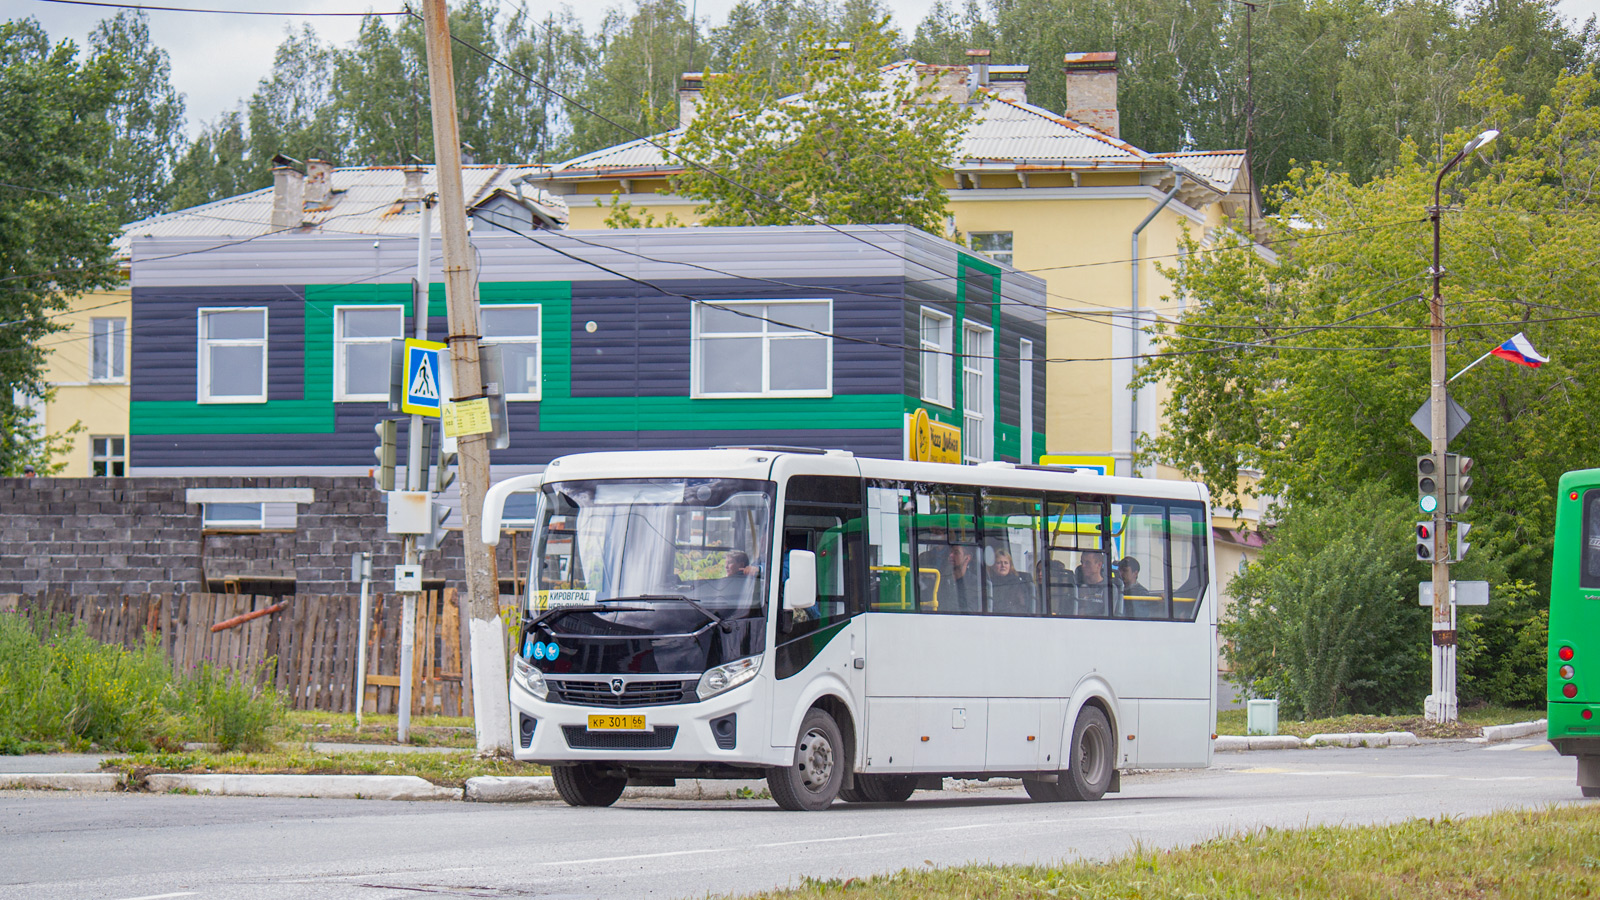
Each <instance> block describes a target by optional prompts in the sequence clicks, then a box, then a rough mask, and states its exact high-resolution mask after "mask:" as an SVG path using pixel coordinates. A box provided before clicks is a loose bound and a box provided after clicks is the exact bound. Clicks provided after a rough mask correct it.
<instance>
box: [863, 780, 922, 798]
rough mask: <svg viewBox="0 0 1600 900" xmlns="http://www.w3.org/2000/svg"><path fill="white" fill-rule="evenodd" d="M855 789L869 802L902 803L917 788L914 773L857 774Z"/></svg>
mask: <svg viewBox="0 0 1600 900" xmlns="http://www.w3.org/2000/svg"><path fill="white" fill-rule="evenodd" d="M856 790H858V791H860V792H862V794H864V795H865V797H866V800H867V801H868V802H869V803H904V802H906V801H907V800H910V799H911V795H912V794H913V793H915V792H916V790H917V776H915V775H857V776H856Z"/></svg>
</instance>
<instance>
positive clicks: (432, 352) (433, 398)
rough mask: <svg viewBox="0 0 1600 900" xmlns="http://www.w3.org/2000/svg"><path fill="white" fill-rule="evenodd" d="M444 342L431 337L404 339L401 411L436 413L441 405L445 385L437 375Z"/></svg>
mask: <svg viewBox="0 0 1600 900" xmlns="http://www.w3.org/2000/svg"><path fill="white" fill-rule="evenodd" d="M444 349H445V345H444V344H440V343H436V342H434V341H419V340H416V339H414V338H407V339H406V352H405V366H404V367H403V368H402V370H401V371H403V372H404V373H405V379H406V383H405V388H406V391H405V396H404V397H403V398H402V399H401V401H400V411H401V412H406V413H411V414H412V415H418V416H438V415H439V411H440V410H441V409H442V408H443V407H444V389H443V388H442V387H441V382H440V378H441V377H442V375H443V372H442V371H441V366H442V363H443V360H444V353H443V351H444Z"/></svg>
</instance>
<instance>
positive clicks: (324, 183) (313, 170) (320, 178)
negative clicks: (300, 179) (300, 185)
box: [304, 159, 333, 212]
mask: <svg viewBox="0 0 1600 900" xmlns="http://www.w3.org/2000/svg"><path fill="white" fill-rule="evenodd" d="M332 205H333V163H331V162H328V161H327V160H325V159H308V160H306V182H305V206H304V209H305V211H306V212H311V211H313V210H324V209H328V208H329V207H331V206H332Z"/></svg>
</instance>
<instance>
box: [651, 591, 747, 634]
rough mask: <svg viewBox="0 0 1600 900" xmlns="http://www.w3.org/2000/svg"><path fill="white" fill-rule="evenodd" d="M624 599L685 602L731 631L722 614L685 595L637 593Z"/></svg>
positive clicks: (722, 627)
mask: <svg viewBox="0 0 1600 900" xmlns="http://www.w3.org/2000/svg"><path fill="white" fill-rule="evenodd" d="M626 599H628V600H668V601H671V602H673V603H687V604H689V605H690V606H692V607H694V610H695V612H698V613H699V614H700V615H702V616H705V617H706V618H708V619H710V620H711V621H712V622H714V623H716V625H717V627H719V628H721V629H722V630H723V631H725V632H732V631H733V625H732V624H730V623H729V622H728V621H727V620H726V619H724V618H723V617H722V616H719V615H717V614H716V613H714V612H712V611H711V610H709V609H706V608H705V607H704V606H702V605H701V604H700V602H699V601H697V600H691V599H689V598H688V597H685V596H684V595H682V594H639V595H637V596H634V597H628V598H626Z"/></svg>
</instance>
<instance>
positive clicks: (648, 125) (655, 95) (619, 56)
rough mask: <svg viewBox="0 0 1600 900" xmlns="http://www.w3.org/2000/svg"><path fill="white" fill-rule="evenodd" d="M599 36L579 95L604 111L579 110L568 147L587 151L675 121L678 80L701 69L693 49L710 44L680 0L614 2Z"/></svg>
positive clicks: (593, 107) (660, 129)
mask: <svg viewBox="0 0 1600 900" xmlns="http://www.w3.org/2000/svg"><path fill="white" fill-rule="evenodd" d="M595 41H596V42H595V46H594V47H593V50H592V52H593V54H594V60H595V62H594V66H593V68H591V69H590V71H589V74H588V76H587V78H585V79H584V83H583V87H582V88H581V89H580V90H579V91H578V92H577V100H578V101H579V102H580V103H582V104H583V105H584V106H586V107H588V108H589V109H591V110H594V111H595V112H596V113H599V115H592V114H590V113H586V112H582V111H579V112H576V113H574V117H573V119H572V132H571V139H570V143H569V144H568V150H569V152H571V153H574V154H578V153H587V152H589V151H591V150H598V149H600V148H602V147H609V146H612V145H613V144H619V143H622V142H624V141H629V140H632V139H633V138H634V135H635V134H655V133H657V132H661V131H665V130H667V129H669V128H671V127H673V126H674V125H676V124H677V121H678V85H679V79H680V78H681V77H682V75H683V73H684V72H688V71H692V70H694V69H695V68H696V66H695V64H694V62H693V57H692V56H691V51H692V50H694V49H696V48H697V47H703V45H704V43H705V42H704V40H703V39H702V38H701V35H699V32H698V28H697V26H696V25H695V23H694V22H692V21H690V19H689V14H688V10H687V9H686V8H685V7H684V4H683V3H682V2H681V0H635V5H634V8H633V12H632V14H629V13H627V12H626V11H625V10H624V9H623V8H622V7H614V8H612V9H610V10H608V11H607V12H606V15H605V19H604V20H603V21H602V22H601V24H600V29H599V31H598V32H597V33H596V37H595ZM613 122H615V123H618V124H612V123H613ZM618 125H621V126H622V127H618Z"/></svg>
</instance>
